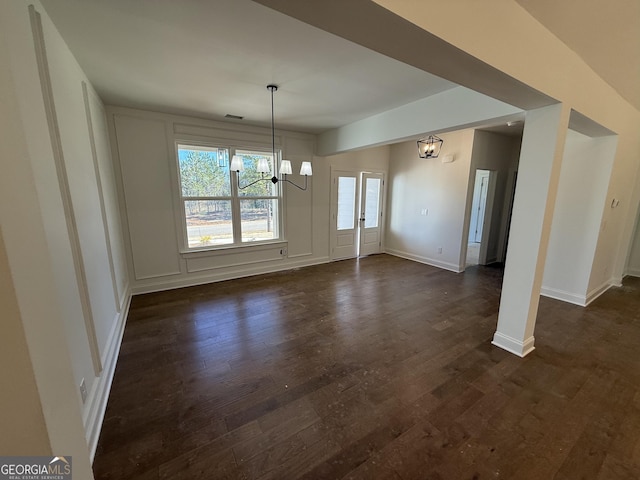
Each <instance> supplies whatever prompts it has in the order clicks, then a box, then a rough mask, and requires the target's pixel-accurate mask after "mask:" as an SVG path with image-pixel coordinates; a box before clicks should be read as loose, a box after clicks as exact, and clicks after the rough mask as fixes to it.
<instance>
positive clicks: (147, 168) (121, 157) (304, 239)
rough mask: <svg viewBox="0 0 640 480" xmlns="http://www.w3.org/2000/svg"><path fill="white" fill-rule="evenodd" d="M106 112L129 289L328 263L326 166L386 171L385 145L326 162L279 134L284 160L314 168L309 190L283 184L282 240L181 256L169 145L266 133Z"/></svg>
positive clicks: (254, 141)
mask: <svg viewBox="0 0 640 480" xmlns="http://www.w3.org/2000/svg"><path fill="white" fill-rule="evenodd" d="M107 111H108V117H109V124H110V128H111V129H112V139H113V140H112V151H113V152H114V157H115V158H116V160H117V164H118V168H117V170H118V172H119V174H118V176H119V183H120V195H121V200H122V202H121V203H122V204H123V205H126V209H125V211H124V214H125V215H124V216H125V218H126V228H125V230H126V232H125V234H126V238H127V242H126V243H127V246H128V255H129V258H130V264H131V266H132V278H133V280H134V284H133V289H134V291H135V292H147V291H153V290H162V289H167V288H175V287H180V286H186V285H193V284H198V283H206V282H211V281H219V280H226V279H230V278H237V277H242V276H247V275H255V274H259V273H264V272H271V271H276V270H284V269H288V268H294V267H300V266H304V265H312V264H316V263H322V262H327V261H328V260H329V207H330V199H329V195H330V172H331V168H333V167H335V166H339V167H340V168H345V169H353V168H355V169H361V170H372V169H374V170H377V171H384V172H386V170H387V165H388V151H389V148H388V147H380V148H377V149H371V150H366V151H357V152H351V153H348V154H344V155H340V156H335V157H330V158H324V157H318V156H314V137H313V136H311V135H308V134H302V133H296V132H286V131H279V130H278V131H276V144H277V145H278V146H281V147H282V151H283V158H287V159H289V160H291V161H293V163H294V164H295V165H299V164H300V162H302V161H311V162H312V163H313V176H312V177H310V178H309V184H310V186H309V189H308V190H307V191H300V190H298V189H296V188H295V187H292V186H289V185H286V184H285V185H284V186H283V188H284V204H285V205H284V214H285V218H284V221H285V239H284V240H283V242H279V243H275V244H272V245H264V246H252V247H239V248H231V249H224V250H212V251H208V252H197V253H196V252H184V251H183V248H181V235H182V226H181V212H180V208H181V205H180V201H179V193H178V188H177V182H178V179H177V165H176V158H175V146H174V145H175V142H177V141H183V142H188V141H197V142H204V143H214V144H215V143H218V144H226V145H239V146H256V147H270V146H271V135H270V130H269V129H265V128H258V127H249V126H239V125H234V124H230V123H225V122H213V121H207V120H203V119H197V118H191V117H183V116H175V115H167V114H161V113H155V112H148V111H141V110H133V109H126V108H120V107H108V109H107ZM294 177H296V175H294ZM293 180H294V181H296V180H300V179H296V178H293ZM283 247H286V248H287V250H288V253H287V254H286V255H282V254H281V253H280V250H281V249H282V248H283Z"/></svg>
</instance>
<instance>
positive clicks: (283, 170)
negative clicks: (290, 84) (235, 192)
mask: <svg viewBox="0 0 640 480" xmlns="http://www.w3.org/2000/svg"><path fill="white" fill-rule="evenodd" d="M267 90H269V91H270V92H271V153H272V154H273V162H274V168H275V164H276V163H277V162H276V133H275V132H276V130H275V122H274V119H273V92H275V91H276V90H278V86H277V85H267ZM229 168H230V169H231V170H235V172H236V178H237V179H238V188H239V189H240V190H244V189H245V188H248V187H250V186H251V185H254V184H256V183H258V182H261V181H263V180H266V181H268V182H273V183H278V182H287V183H290V184H291V185H293V186H294V187H296V188H299V189H300V190H306V189H307V177H310V176H311V175H313V170H312V169H311V162H302V165H301V166H300V175H304V187H302V186H300V185H297V184H296V183H294V182H292V181H291V180H289V179H288V178H287V175H291V162H290V161H289V160H282V161H281V162H280V175H282V178H278V177H276V176H275V175H274V176H273V177H271V178H269V177H265V176H264V174H265V173H269V171H270V168H269V161H268V160H267V159H266V158H261V159H259V160H258V167H257V169H256V170H257V171H258V173H260V175H261V178H259V179H257V180H255V181H253V182H251V183H249V184H247V185H244V186H241V185H240V172H242V171H244V161H243V160H242V157H241V156H239V155H234V156H233V158H232V159H231V165H230V167H229Z"/></svg>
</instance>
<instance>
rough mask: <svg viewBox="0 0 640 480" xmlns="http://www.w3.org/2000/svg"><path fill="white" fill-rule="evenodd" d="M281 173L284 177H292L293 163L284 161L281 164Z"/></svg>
mask: <svg viewBox="0 0 640 480" xmlns="http://www.w3.org/2000/svg"><path fill="white" fill-rule="evenodd" d="M280 173H281V174H284V175H291V162H290V161H289V160H282V161H281V162H280Z"/></svg>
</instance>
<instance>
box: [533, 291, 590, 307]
mask: <svg viewBox="0 0 640 480" xmlns="http://www.w3.org/2000/svg"><path fill="white" fill-rule="evenodd" d="M540 295H542V296H544V297H549V298H553V299H555V300H560V301H562V302H567V303H572V304H574V305H578V306H580V307H586V306H587V297H585V296H584V295H579V294H577V293H571V292H565V291H564V290H558V289H556V288H550V287H544V286H543V287H542V288H541V289H540Z"/></svg>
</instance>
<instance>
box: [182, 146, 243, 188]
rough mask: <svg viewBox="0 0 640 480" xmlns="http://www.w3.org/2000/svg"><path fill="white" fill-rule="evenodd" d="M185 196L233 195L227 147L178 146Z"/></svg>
mask: <svg viewBox="0 0 640 480" xmlns="http://www.w3.org/2000/svg"><path fill="white" fill-rule="evenodd" d="M178 163H179V165H180V186H181V189H182V196H183V197H228V196H230V195H231V181H230V176H229V151H228V150H227V149H226V148H204V147H202V148H200V147H185V146H183V145H179V146H178Z"/></svg>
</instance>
